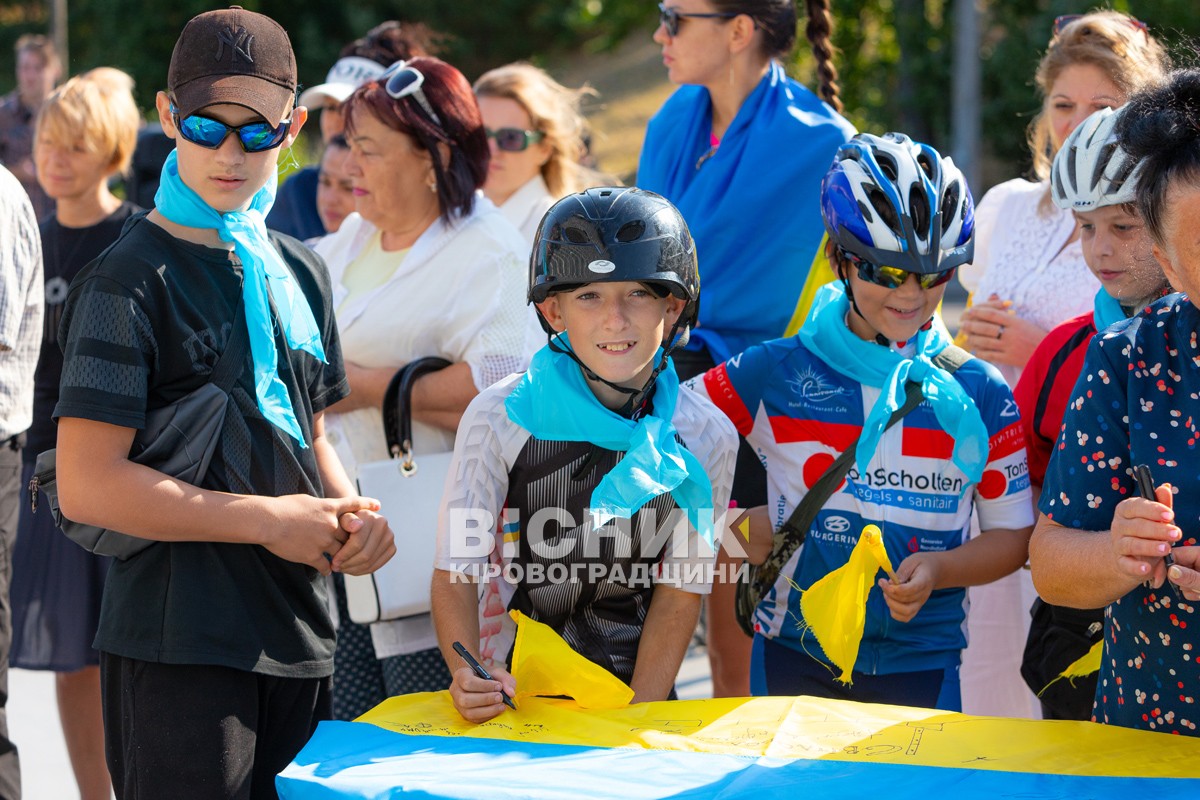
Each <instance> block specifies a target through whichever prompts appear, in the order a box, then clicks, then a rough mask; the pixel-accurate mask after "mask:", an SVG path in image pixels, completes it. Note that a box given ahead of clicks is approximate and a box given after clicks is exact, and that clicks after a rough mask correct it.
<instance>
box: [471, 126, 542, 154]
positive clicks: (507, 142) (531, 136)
mask: <svg viewBox="0 0 1200 800" xmlns="http://www.w3.org/2000/svg"><path fill="white" fill-rule="evenodd" d="M483 130H484V133H486V134H487V137H488V138H489V139H495V140H496V147H499V148H500V149H501V150H505V151H507V152H509V153H520V152H522V151H524V150H526V149H528V148H529V145H531V144H537V143H538V142H540V141H541V140H542V139H544V138H546V134H545V133H543V132H542V131H527V130H523V129H521V128H497V129H496V130H492V129H491V128H484V129H483Z"/></svg>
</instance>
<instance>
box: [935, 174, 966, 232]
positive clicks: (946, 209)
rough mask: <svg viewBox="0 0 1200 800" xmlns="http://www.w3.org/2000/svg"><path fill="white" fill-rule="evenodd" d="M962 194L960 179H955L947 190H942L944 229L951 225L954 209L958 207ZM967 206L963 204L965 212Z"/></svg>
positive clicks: (964, 211)
mask: <svg viewBox="0 0 1200 800" xmlns="http://www.w3.org/2000/svg"><path fill="white" fill-rule="evenodd" d="M961 196H962V185H961V184H959V182H958V181H954V182H953V183H951V184H950V185H949V186H947V187H946V191H944V192H942V207H941V213H942V229H943V230H945V229H946V228H948V227H950V222H951V220H953V219H954V209H956V208H958V200H959V198H960V197H961ZM966 210H967V208H966V206H965V205H964V206H963V213H964V214H965V213H966Z"/></svg>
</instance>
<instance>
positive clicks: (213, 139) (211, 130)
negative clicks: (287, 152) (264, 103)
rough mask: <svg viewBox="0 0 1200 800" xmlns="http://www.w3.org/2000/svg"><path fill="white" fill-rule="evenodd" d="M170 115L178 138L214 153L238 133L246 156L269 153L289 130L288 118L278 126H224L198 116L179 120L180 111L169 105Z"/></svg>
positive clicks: (269, 124)
mask: <svg viewBox="0 0 1200 800" xmlns="http://www.w3.org/2000/svg"><path fill="white" fill-rule="evenodd" d="M171 116H172V117H173V118H174V120H175V128H176V129H177V130H178V131H179V135H180V136H182V137H183V138H184V139H186V140H187V141H189V142H191V143H192V144H197V145H200V146H201V147H207V148H208V149H210V150H216V149H217V148H218V147H220V146H221V144H222V143H223V142H224V141H225V137H227V136H228V135H229V134H231V133H235V134H237V138H238V141H239V142H240V143H241V145H242V150H244V151H246V152H247V153H261V152H263V151H265V150H272V149H274V148H276V147H279V145H281V144H283V140H284V139H286V138H287V134H288V129H289V128H290V127H291V125H292V121H291V120H290V119H285V120H284V121H283V122H281V123H279V125H278V126H274V125H271V123H269V122H247V123H246V124H245V125H226V124H225V123H224V122H221V121H220V120H216V119H210V118H208V117H202V116H200V115H199V114H192V115H191V116H190V117H183V118H182V119H181V118H180V117H179V109H177V108H175V105H174V104H172V105H171Z"/></svg>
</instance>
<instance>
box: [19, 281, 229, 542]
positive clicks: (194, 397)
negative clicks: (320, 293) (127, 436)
mask: <svg viewBox="0 0 1200 800" xmlns="http://www.w3.org/2000/svg"><path fill="white" fill-rule="evenodd" d="M249 347H250V335H249V333H248V332H247V330H246V314H245V307H244V306H243V305H242V303H241V301H240V300H239V301H238V309H237V313H236V314H235V315H234V318H233V330H232V331H231V332H230V334H229V343H228V345H227V346H226V348H225V352H224V353H222V354H221V357H220V358H219V359H218V360H217V364H216V366H215V367H213V371H212V374H211V375H210V376H209V379H208V383H205V384H204V385H203V386H201V387H200V388H198V389H196V390H194V391H192V392H189V393H188V394H186V395H184V396H183V397H181V398H179V399H178V400H176V401H175V402H174V403H171V404H169V405H166V406H163V407H162V408H155V409H152V410H150V411H148V412H147V413H146V424H145V427H143V428H142V429H140V430H139V431H138V432H137V435H136V436H134V437H133V445H132V446H131V447H130V448H129V460H130V461H133V462H135V463H138V464H143V465H145V466H147V467H150V468H152V469H156V470H158V471H159V472H162V473H164V474H166V475H170V476H171V477H173V478H178V479H179V480H181V481H183V482H184V483H190V484H192V485H193V486H199V485H200V482H201V481H203V480H204V475H205V474H206V473H207V472H208V465H209V463H210V462H211V461H212V456H213V452H214V451H215V450H216V447H217V440H218V439H219V438H220V436H221V428H222V426H223V424H224V422H225V411H226V408H227V407H228V405H229V390H230V389H232V388H233V384H234V383H235V382H236V381H237V378H238V375H239V374H241V370H242V367H243V361H244V360H245V357H246V352H247V351H248V350H249ZM55 461H56V459H55V450H54V449H50V450H46V451H44V452H42V453H39V454H38V457H37V461H36V463H35V464H34V468H33V479H32V480H30V481H29V503H30V506H31V507H32V509H33V510H34V511H35V512H36V511H37V507H38V490H39V489H40V490H41V491H43V492H45V493H46V498H47V499H48V500H49V501H50V513H51V514H52V515H53V516H54V524H55V525H57V526H58V527H59V529H61V530H62V532H63V533H65V534H66V535H67V538H69V539H70V540H71V541H73V542H75V543H76V544H77V545H79V546H80V547H82V548H83V549H85V550H88V551H90V552H93V553H95V554H97V555H101V556H115V557H116V558H119V559H122V560H124V559H127V558H130V557H131V556H134V555H137V554H138V553H140V552H142V551H143V550H145V549H146V548H147V547H150V546H151V545H153V544H157V542H156V541H155V540H153V539H143V538H141V537H140V536H130V535H128V534H125V533H120V532H118V531H113V530H108V529H107V528H101V527H99V526H97V525H85V524H83V523H81V522H75V521H73V520H69V519H67V518H66V517H64V516H63V515H62V511H61V510H60V509H59V504H58V482H57V480H56V475H55Z"/></svg>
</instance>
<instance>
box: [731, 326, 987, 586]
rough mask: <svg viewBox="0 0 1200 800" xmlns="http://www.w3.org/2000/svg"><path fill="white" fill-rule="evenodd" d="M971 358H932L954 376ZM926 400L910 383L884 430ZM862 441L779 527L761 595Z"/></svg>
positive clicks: (948, 352) (760, 575)
mask: <svg viewBox="0 0 1200 800" xmlns="http://www.w3.org/2000/svg"><path fill="white" fill-rule="evenodd" d="M971 358H972V356H971V354H970V353H968V352H967V351H966V350H963V349H962V348H961V347H955V346H954V345H950V346H949V347H946V348H945V349H944V350H942V352H940V353H938V354H937V355H936V356H934V358H933V363H934V364H936V365H937V366H939V367H941V368H942V369H944V370H946V372H948V373H950V374H951V375H953V374H954V373H955V372H957V371H958V368H959V367H961V366H962V365H963V364H965V363H967V361H969V360H970V359H971ZM924 399H925V397H924V395H923V394H922V393H921V384H919V383H914V382H912V381H909V382H908V383H907V384H906V385H905V388H904V405H902V406H900V408H898V409H896V410H895V411H894V412H892V416H891V417H889V418H888V422H887V425H885V426H884V430H885V431H887V430H888V429H890V428H891V427H892V426H893V425H895V424H896V423H897V422H899V421H900V420H901V419H902V418H903V417H905V416H906V415H907V414H908V413H909V412H910V411H912V410H913V409H915V408H916V407H917V406H919V405H921V403H922V402H923V401H924ZM860 438H862V437H861V434H860V435H859V436H858V437H855V439H854V441H853V442H851V443H850V446H849V447H847V448H846V449H845V451H843V452H842V454H841V455H840V456H838V458H837V460H836V461H834V462H833V463H832V464H830V465H829V468H828V469H826V470H825V472H824V474H822V475H821V477H820V478H818V479H817V482H816V483H814V484H813V487H812V488H811V489H809V490H808V492H807V493H806V494H805V495H804V497H803V498H802V499H801V500H800V503H799V504H798V505H797V506H796V509H795V510H794V511H793V512H792V514H791V516H789V517H788V518H787V521H786V522H784V523H783V525H782V526H780V528H779V530H778V531H776V532H775V536H774V538H773V539H772V544H771V555H770V556H768V557H767V560H766V561H765V562H764V563H763V564H762V565H761V566H760V567H759V568H758V570H757V574H756V575H755V580H756V582H757V583H758V584H759V586H760V588H761V589H762V591H763V593H765V592H766V591H767V590H768V589H770V588H771V586H773V585H774V584H775V581H776V580H778V578H779V572H780V571H781V570H782V569H783V567H784V565H785V564H787V562H788V561H789V560H790V559H791V557H792V554H793V553H795V552H796V550H798V549H799V548H800V545H802V544H804V539H805V538H806V537H807V536H808V530H809V528H811V527H812V524H813V521H814V520H815V519H816V518H817V513H818V512H820V510H821V509H822V508H823V507H824V506H825V504H826V503H827V502H829V498H830V497H833V493H834V492H836V491H837V488H838V487H839V486H841V485H842V481H843V480H844V479H845V477H846V474H847V473H849V472H850V467H851V465H852V464H853V463H854V451H855V449H857V447H858V441H859V439H860Z"/></svg>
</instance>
